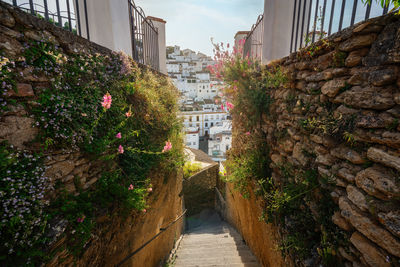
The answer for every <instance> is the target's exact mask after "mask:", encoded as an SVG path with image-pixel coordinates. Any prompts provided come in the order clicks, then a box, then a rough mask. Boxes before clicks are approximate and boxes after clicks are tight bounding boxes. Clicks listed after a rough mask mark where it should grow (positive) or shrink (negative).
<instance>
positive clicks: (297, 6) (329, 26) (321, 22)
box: [290, 0, 392, 52]
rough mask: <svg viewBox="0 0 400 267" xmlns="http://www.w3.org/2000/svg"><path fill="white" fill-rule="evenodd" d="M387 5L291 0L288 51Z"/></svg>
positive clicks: (377, 12)
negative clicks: (291, 13) (291, 17)
mask: <svg viewBox="0 0 400 267" xmlns="http://www.w3.org/2000/svg"><path fill="white" fill-rule="evenodd" d="M391 8H392V6H391V5H390V6H388V7H385V8H382V7H381V6H380V5H379V4H378V3H376V2H375V1H372V2H371V4H368V5H364V3H363V2H362V0H294V9H293V20H292V31H291V43H290V52H295V51H297V50H298V49H299V48H302V47H305V46H307V45H309V44H311V43H314V42H316V41H318V40H320V39H322V38H324V37H326V36H329V35H331V34H333V33H335V32H338V31H340V30H342V29H343V28H346V27H348V26H352V25H354V24H355V23H357V22H360V21H363V20H366V19H368V18H370V17H377V16H380V15H384V14H386V13H387V12H388V10H389V9H391Z"/></svg>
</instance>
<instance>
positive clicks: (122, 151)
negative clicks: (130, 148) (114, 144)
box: [118, 145, 124, 154]
mask: <svg viewBox="0 0 400 267" xmlns="http://www.w3.org/2000/svg"><path fill="white" fill-rule="evenodd" d="M118 153H119V154H124V147H123V146H121V145H119V147H118Z"/></svg>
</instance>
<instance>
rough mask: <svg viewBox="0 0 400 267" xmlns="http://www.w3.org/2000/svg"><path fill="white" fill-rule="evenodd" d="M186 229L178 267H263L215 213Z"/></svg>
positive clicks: (189, 222)
mask: <svg viewBox="0 0 400 267" xmlns="http://www.w3.org/2000/svg"><path fill="white" fill-rule="evenodd" d="M187 225H188V228H189V229H188V231H187V232H186V234H185V235H184V237H183V239H182V241H181V243H180V245H179V248H178V250H177V253H176V258H175V264H174V266H175V267H195V266H198V267H206V266H210V267H211V266H215V267H222V266H224V267H242V266H245V267H260V264H259V263H258V262H257V259H256V257H255V256H254V255H253V253H252V252H251V251H250V249H249V247H248V246H247V245H246V244H245V243H244V242H243V240H242V237H241V236H240V234H239V233H238V232H236V230H235V229H234V228H233V227H232V226H230V225H229V224H227V223H226V222H223V221H222V220H221V219H220V217H219V215H218V214H217V213H215V212H214V211H211V210H206V211H203V212H202V213H200V214H199V215H197V216H193V217H190V218H188V220H187Z"/></svg>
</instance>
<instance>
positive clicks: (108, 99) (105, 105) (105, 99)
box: [101, 92, 112, 109]
mask: <svg viewBox="0 0 400 267" xmlns="http://www.w3.org/2000/svg"><path fill="white" fill-rule="evenodd" d="M111 102H112V98H111V95H110V94H109V93H108V92H107V94H105V95H104V96H103V101H102V102H101V105H102V106H103V108H105V109H109V108H110V107H111Z"/></svg>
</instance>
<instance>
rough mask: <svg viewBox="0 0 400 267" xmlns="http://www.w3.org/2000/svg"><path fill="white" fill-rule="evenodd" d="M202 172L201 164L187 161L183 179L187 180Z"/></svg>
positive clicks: (184, 166)
mask: <svg viewBox="0 0 400 267" xmlns="http://www.w3.org/2000/svg"><path fill="white" fill-rule="evenodd" d="M200 170H201V164H200V163H192V162H190V161H187V162H185V165H183V178H185V179H187V178H189V177H190V176H192V175H193V174H195V173H196V172H198V171H200Z"/></svg>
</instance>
